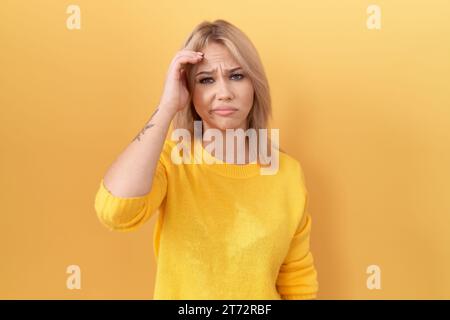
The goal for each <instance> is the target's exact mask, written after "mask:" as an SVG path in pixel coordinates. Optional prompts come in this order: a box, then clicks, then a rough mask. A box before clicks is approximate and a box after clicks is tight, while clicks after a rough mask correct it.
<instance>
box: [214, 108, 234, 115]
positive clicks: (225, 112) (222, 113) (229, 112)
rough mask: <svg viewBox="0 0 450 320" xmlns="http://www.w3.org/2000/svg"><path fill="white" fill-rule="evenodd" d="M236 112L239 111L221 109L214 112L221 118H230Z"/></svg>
mask: <svg viewBox="0 0 450 320" xmlns="http://www.w3.org/2000/svg"><path fill="white" fill-rule="evenodd" d="M236 111H237V109H232V108H223V109H222V108H221V109H215V110H213V112H214V113H215V114H218V115H220V116H228V115H230V114H232V113H234V112H236Z"/></svg>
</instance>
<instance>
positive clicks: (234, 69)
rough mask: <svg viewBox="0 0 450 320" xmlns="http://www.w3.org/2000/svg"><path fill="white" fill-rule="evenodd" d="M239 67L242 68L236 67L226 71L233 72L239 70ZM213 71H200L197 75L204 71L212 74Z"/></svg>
mask: <svg viewBox="0 0 450 320" xmlns="http://www.w3.org/2000/svg"><path fill="white" fill-rule="evenodd" d="M239 69H242V67H235V68H231V69H228V70H226V71H227V72H228V73H231V72H233V71H236V70H239ZM213 72H214V71H213V70H205V71H200V72H198V73H197V74H196V75H195V76H198V75H199V74H202V73H204V74H211V73H213Z"/></svg>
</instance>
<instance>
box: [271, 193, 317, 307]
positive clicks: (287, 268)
mask: <svg viewBox="0 0 450 320" xmlns="http://www.w3.org/2000/svg"><path fill="white" fill-rule="evenodd" d="M307 206H308V192H307V190H306V189H305V202H304V207H303V212H302V217H301V219H300V222H299V224H298V226H297V229H296V232H295V234H294V237H293V238H292V240H291V243H290V247H289V251H288V254H287V255H286V258H285V260H284V262H283V264H282V265H281V267H280V270H279V273H278V278H277V282H276V286H277V290H278V292H279V294H280V296H281V298H282V299H283V300H304V299H315V298H316V297H317V291H318V288H319V286H318V282H317V272H316V269H315V267H314V259H313V255H312V253H311V251H310V233H311V223H312V220H311V215H310V213H309V211H308V207H307Z"/></svg>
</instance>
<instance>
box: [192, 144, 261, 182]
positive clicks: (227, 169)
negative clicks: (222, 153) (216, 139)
mask: <svg viewBox="0 0 450 320" xmlns="http://www.w3.org/2000/svg"><path fill="white" fill-rule="evenodd" d="M193 143H194V145H193V146H192V147H193V149H194V159H195V163H196V164H197V165H198V164H202V166H203V167H204V168H206V169H208V170H211V171H213V172H215V173H216V174H219V175H222V176H225V177H231V178H250V177H254V176H257V175H259V174H260V168H261V165H260V164H258V163H257V161H253V162H250V163H247V164H234V163H227V162H224V161H222V160H220V159H218V158H216V157H215V156H213V155H212V154H211V153H209V152H208V151H207V150H206V149H205V148H204V147H203V144H202V141H201V139H198V138H197V139H193ZM196 144H197V145H196ZM202 154H203V159H202Z"/></svg>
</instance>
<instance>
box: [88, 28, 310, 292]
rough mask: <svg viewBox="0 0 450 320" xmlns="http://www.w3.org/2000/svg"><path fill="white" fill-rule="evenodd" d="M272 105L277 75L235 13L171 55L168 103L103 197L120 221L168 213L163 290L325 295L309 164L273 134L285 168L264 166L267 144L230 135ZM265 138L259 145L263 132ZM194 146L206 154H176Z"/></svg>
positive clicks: (160, 223)
mask: <svg viewBox="0 0 450 320" xmlns="http://www.w3.org/2000/svg"><path fill="white" fill-rule="evenodd" d="M270 116H271V100H270V93H269V85H268V81H267V78H266V76H265V73H264V69H263V66H262V63H261V61H260V58H259V56H258V53H257V51H256V49H255V47H254V46H253V44H252V43H251V41H250V40H249V39H248V37H247V36H246V35H245V34H244V33H243V32H242V31H241V30H240V29H238V28H237V27H236V26H234V25H232V24H231V23H229V22H227V21H225V20H216V21H214V22H208V21H205V22H202V23H201V24H199V25H198V26H197V27H196V28H195V29H194V30H193V31H192V33H191V34H190V35H189V37H188V38H187V39H186V41H185V43H184V45H183V48H182V50H180V51H179V52H178V53H177V54H176V55H175V57H174V58H173V60H172V62H171V64H170V66H169V70H168V72H167V75H166V80H165V84H164V90H163V94H162V96H161V99H160V103H159V105H158V107H157V108H156V109H155V111H154V112H153V114H152V116H151V117H150V119H149V120H148V122H147V123H146V125H145V126H144V128H143V129H142V130H141V131H140V132H139V133H138V134H137V136H136V137H135V138H134V140H133V141H132V142H131V143H130V144H129V145H128V146H127V147H126V149H125V150H124V151H123V152H122V153H121V154H120V155H119V157H118V158H117V159H116V160H115V162H113V164H112V165H111V166H110V168H109V169H108V170H107V172H106V174H105V176H104V177H103V179H101V182H100V186H99V190H98V192H97V195H96V199H95V209H96V212H97V215H98V217H99V219H100V221H101V222H102V223H103V224H104V225H105V226H106V227H108V228H109V229H110V230H117V231H130V230H135V229H136V228H138V227H139V226H141V225H142V224H143V223H144V222H146V221H147V220H148V219H149V218H150V217H151V216H153V215H154V214H156V213H157V212H158V219H157V221H156V224H155V229H154V239H153V240H154V242H153V243H154V252H155V258H156V261H157V273H156V282H155V288H154V299H233V300H235V299H276V300H280V299H285V300H294V299H315V298H316V295H317V291H318V282H317V272H316V269H315V267H314V260H313V256H312V253H311V251H310V232H311V215H310V214H309V212H308V210H307V204H308V192H307V190H306V186H305V179H304V175H303V172H302V168H301V165H300V163H299V162H298V161H297V160H295V159H294V158H292V157H290V156H289V155H287V154H286V153H285V152H282V151H281V150H280V151H279V150H278V148H276V147H274V146H276V144H274V143H273V141H270V139H269V140H267V141H268V144H267V145H268V146H269V148H270V151H271V152H270V153H271V155H273V154H275V153H278V152H279V156H278V161H279V163H278V168H277V171H276V173H275V174H261V170H260V169H261V168H262V167H263V166H267V161H266V162H264V163H263V162H262V161H261V159H262V158H263V157H262V158H261V157H259V155H260V154H261V153H260V152H259V151H258V152H255V150H253V149H254V148H252V147H251V146H250V144H249V143H245V144H244V149H242V148H240V149H239V150H238V148H236V145H233V144H228V142H229V140H230V138H229V136H228V135H227V134H226V133H227V132H228V131H230V130H241V132H242V131H244V130H251V129H255V130H261V129H266V128H267V126H268V120H269V117H270ZM198 123H201V126H200V128H201V132H202V133H201V136H200V138H199V139H197V138H198V134H197V135H196V134H194V131H195V127H194V125H195V124H198ZM171 124H173V129H174V132H175V131H176V130H181V131H182V132H183V133H192V136H191V138H192V139H191V140H186V138H185V139H183V140H186V141H187V142H192V143H193V144H194V145H196V146H197V149H195V148H194V149H195V150H197V151H194V152H193V153H190V152H191V151H192V149H190V148H191V144H190V143H187V144H186V143H185V144H184V145H182V144H180V143H178V144H177V142H176V141H173V140H172V139H168V138H167V137H166V136H167V133H168V131H169V127H170V125H171ZM208 130H209V131H208ZM210 131H214V133H215V139H214V140H221V138H223V141H225V142H224V143H222V144H216V148H215V149H214V148H208V147H209V146H210V144H211V143H210V144H208V143H207V142H208V139H204V137H205V134H206V133H207V132H210ZM227 138H228V141H227ZM234 138H235V137H233V140H234ZM245 138H246V141H248V139H247V138H249V137H248V136H246V137H245ZM211 140H212V139H211ZM211 140H210V141H211ZM257 140H258V141H259V142H260V143H258V144H256V145H257V149H258V150H259V149H261V146H263V145H264V143H265V142H264V141H263V143H261V141H262V139H261V137H260V136H258V137H257ZM186 141H185V142H186ZM180 145H182V147H183V148H180ZM186 146H188V148H187V149H186V148H184V147H186ZM230 146H231V150H230ZM241 146H242V145H241ZM253 146H254V144H253ZM222 148H223V149H222ZM186 150H189V156H192V157H190V159H191V160H192V159H197V160H198V158H197V156H198V155H201V156H202V157H206V158H208V161H205V162H202V161H192V162H181V163H180V162H179V161H175V160H174V158H176V156H181V155H183V156H185V155H186ZM199 150H200V153H199V152H198V151H199ZM181 151H182V152H181ZM221 151H223V152H221ZM236 153H237V154H236ZM242 153H245V161H244V163H242V162H241V163H237V161H236V158H237V157H239V155H240V154H241V155H242ZM225 154H226V155H227V156H226V157H225ZM229 154H231V155H232V156H233V157H231V158H228V155H229ZM265 159H266V160H267V157H266V158H265ZM200 160H201V159H200Z"/></svg>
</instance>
